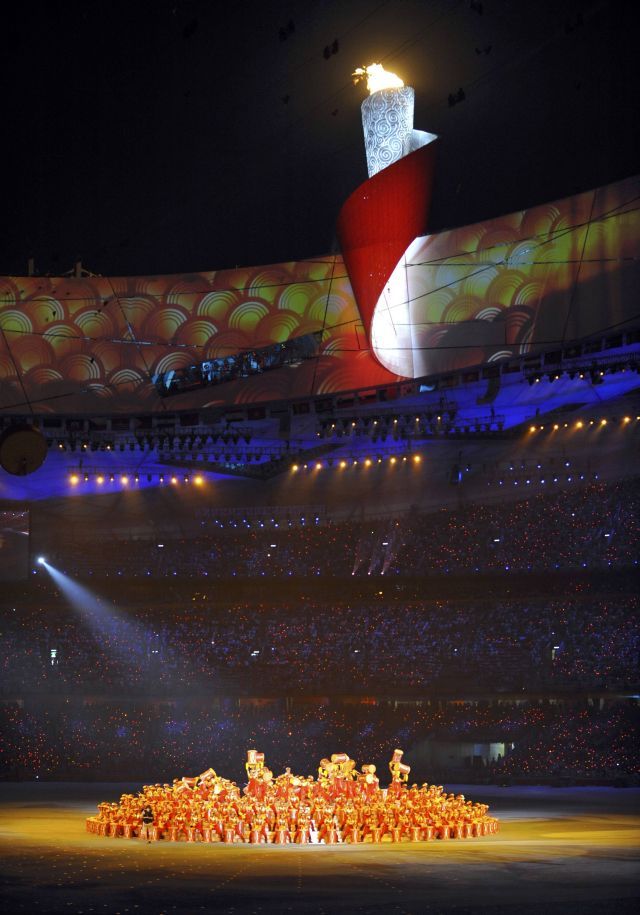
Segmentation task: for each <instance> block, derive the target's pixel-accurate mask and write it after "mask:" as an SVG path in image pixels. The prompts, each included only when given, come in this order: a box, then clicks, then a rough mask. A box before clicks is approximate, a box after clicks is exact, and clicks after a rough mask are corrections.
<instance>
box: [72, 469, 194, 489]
mask: <svg viewBox="0 0 640 915" xmlns="http://www.w3.org/2000/svg"><path fill="white" fill-rule="evenodd" d="M145 481H146V482H147V483H160V484H164V483H169V484H170V485H171V486H178V485H179V484H181V483H186V484H193V485H194V486H203V485H204V483H205V478H204V477H203V476H202V475H201V474H195V475H192V474H188V473H185V474H183V475H178V474H175V473H174V474H164V473H155V474H154V473H146V474H142V473H132V474H130V473H100V472H94V473H90V472H88V471H82V472H81V471H73V472H72V473H70V474H69V484H70V485H71V486H78V485H79V484H80V483H97V485H98V486H104V485H105V484H107V485H108V484H109V483H118V484H119V485H120V486H129V485H131V484H133V485H134V486H135V485H138V484H140V483H144V482H145Z"/></svg>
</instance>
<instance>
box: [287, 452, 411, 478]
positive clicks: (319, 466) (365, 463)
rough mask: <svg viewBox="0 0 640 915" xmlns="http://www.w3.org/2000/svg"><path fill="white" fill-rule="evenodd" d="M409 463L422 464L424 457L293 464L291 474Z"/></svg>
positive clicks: (370, 458)
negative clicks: (327, 469)
mask: <svg viewBox="0 0 640 915" xmlns="http://www.w3.org/2000/svg"><path fill="white" fill-rule="evenodd" d="M409 462H411V463H413V464H420V463H421V462H422V456H421V455H419V454H412V455H406V454H404V455H395V454H392V455H391V456H390V457H388V458H382V457H379V456H378V457H367V458H364V459H363V458H355V457H349V458H325V459H324V460H318V461H305V463H303V464H300V463H295V462H294V463H293V464H291V472H292V473H297V472H298V471H301V470H324V469H325V468H332V467H337V468H338V469H339V470H346V469H347V468H349V467H372V466H374V465H376V466H378V465H380V464H383V463H386V464H390V465H391V466H394V465H396V464H408V463H409Z"/></svg>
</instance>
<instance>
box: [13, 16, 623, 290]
mask: <svg viewBox="0 0 640 915" xmlns="http://www.w3.org/2000/svg"><path fill="white" fill-rule="evenodd" d="M635 7H636V4H635V3H633V2H631V0H628V2H616V0H612V2H579V0H574V2H565V0H542V2H531V3H530V2H524V0H511V2H509V0H482V2H480V0H422V2H419V0H382V2H381V0H348V2H347V0H324V2H321V0H309V2H291V3H284V2H283V3H279V2H268V0H267V2H264V3H261V4H251V3H229V4H228V5H227V6H226V7H225V6H223V4H221V3H216V2H213V0H209V2H204V0H194V2H188V0H156V2H132V0H129V2H127V3H120V2H105V0H95V2H91V0H88V2H85V3H82V4H80V3H75V2H57V0H51V2H39V3H38V2H33V0H25V2H22V3H19V4H16V5H15V8H14V9H13V10H12V11H11V12H9V13H7V12H3V20H4V27H3V39H4V40H3V62H4V69H5V76H4V78H3V87H4V92H3V96H4V112H5V130H4V142H3V146H4V151H5V154H6V155H7V154H8V155H7V158H6V160H5V167H4V169H3V172H2V184H3V186H2V198H3V210H4V230H5V231H4V233H3V235H4V238H3V239H2V244H1V245H0V273H24V272H26V266H27V259H28V257H29V256H33V257H34V258H35V262H36V266H37V269H38V271H39V272H40V273H63V272H65V271H67V270H69V269H70V268H71V267H72V266H73V263H74V261H75V260H76V259H78V258H82V261H83V263H84V264H85V266H86V267H88V268H89V269H90V270H92V271H94V272H96V273H102V274H109V273H110V274H135V273H142V274H145V273H168V272H178V271H189V270H203V269H216V268H224V267H233V266H235V265H236V264H238V265H241V264H247V265H253V264H260V263H271V262H276V261H285V260H293V259H298V258H303V257H311V256H313V255H318V254H326V253H327V252H329V251H332V250H336V240H335V221H336V217H337V214H338V211H339V209H340V206H341V204H342V202H343V201H344V200H345V198H346V197H347V196H348V194H349V193H350V192H351V191H352V190H354V189H355V188H356V187H357V186H358V184H359V183H360V182H361V181H363V180H365V179H366V164H365V156H364V147H363V142H362V130H361V122H360V111H359V106H360V103H361V101H362V99H363V97H364V95H365V92H366V90H365V89H364V88H363V86H358V87H354V86H353V84H352V82H351V78H350V74H351V72H352V70H353V69H354V68H355V67H356V66H359V65H363V64H367V63H371V62H373V61H382V62H383V63H384V64H385V66H386V67H387V69H390V70H393V71H395V72H397V73H398V74H399V75H400V76H401V77H402V78H403V79H404V80H405V82H406V83H408V84H409V85H412V86H414V88H415V90H416V118H415V127H416V128H417V129H423V130H429V131H432V132H435V133H438V134H439V135H440V137H441V140H440V149H439V153H438V166H437V173H436V191H435V199H434V203H433V207H432V217H431V225H430V228H431V229H438V228H445V227H450V226H454V225H460V224H464V223H468V222H473V221H476V220H479V219H482V218H485V217H488V216H492V215H497V214H499V213H503V212H508V211H510V210H514V209H517V208H519V207H522V206H527V205H530V204H535V203H542V202H544V201H545V200H551V199H554V198H557V197H562V196H567V195H570V194H573V193H576V192H578V191H581V190H586V189H588V188H591V187H594V186H597V185H599V184H605V183H607V182H609V181H613V180H617V179H619V178H623V177H626V176H628V175H630V174H633V173H635V172H637V171H638V162H639V155H638V143H637V139H636V137H635V134H636V127H637V111H638V98H639V94H638V93H639V89H640V79H639V73H638V69H639V68H638V59H639V57H640V55H639V54H638V49H637V31H636V28H635V21H634V20H635V17H634V15H633V11H634V9H635ZM459 89H462V90H463V92H464V96H465V97H464V100H463V101H460V102H458V103H456V104H455V105H450V104H449V100H448V97H449V95H450V94H456V93H458V90H459Z"/></svg>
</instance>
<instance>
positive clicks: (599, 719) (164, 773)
mask: <svg viewBox="0 0 640 915" xmlns="http://www.w3.org/2000/svg"><path fill="white" fill-rule="evenodd" d="M639 720H640V708H639V707H638V704H637V701H625V702H622V701H615V702H611V703H606V704H605V703H602V702H595V703H593V702H590V701H582V702H575V701H574V702H567V703H565V702H560V703H558V702H547V701H538V702H522V701H519V702H507V701H504V700H502V701H500V702H497V701H494V702H492V703H482V702H481V703H477V702H474V703H462V702H455V703H428V702H424V701H422V702H403V703H399V702H388V701H382V702H373V701H371V700H368V701H367V700H361V701H360V702H344V701H335V702H331V701H328V700H326V699H324V700H323V699H316V700H309V701H308V702H305V703H303V702H297V703H291V702H290V701H288V700H283V699H279V700H269V701H267V700H262V701H257V700H256V701H252V702H248V701H242V700H216V701H213V700H212V701H209V702H203V701H201V702H198V703H194V702H190V701H186V700H176V701H173V702H170V703H169V702H166V703H162V702H142V701H140V702H131V701H129V702H125V701H119V702H114V701H110V700H105V701H95V700H94V701H89V700H84V701H80V700H75V701H72V700H67V701H66V702H63V703H51V702H46V701H42V702H40V703H30V704H28V705H25V706H20V705H18V704H12V703H6V704H4V705H0V728H1V730H2V734H3V742H2V745H1V746H0V777H3V778H11V779H15V778H20V779H35V778H39V779H52V778H58V779H71V780H79V779H88V780H99V779H106V780H123V779H126V780H142V781H144V782H149V781H151V782H156V781H158V782H161V783H163V782H171V781H172V780H173V779H174V778H176V777H178V778H179V777H181V776H183V775H193V774H197V773H199V772H202V771H204V770H205V769H206V768H207V767H208V766H213V768H214V769H215V770H216V771H217V772H222V773H224V774H225V775H227V776H228V777H230V778H233V779H235V780H236V781H238V783H240V782H242V781H243V774H244V770H243V764H244V760H245V759H246V751H247V749H249V748H257V749H259V750H261V751H262V752H264V753H265V755H266V762H267V764H268V765H269V767H270V768H272V769H273V770H274V771H276V772H279V771H282V770H283V769H284V767H285V766H291V768H292V770H293V771H295V772H299V773H300V774H307V773H308V774H314V773H315V771H316V767H317V765H318V762H319V760H320V759H321V758H322V757H324V756H328V755H329V754H330V753H332V752H348V753H349V754H350V755H351V756H352V757H353V758H355V759H356V761H357V763H358V765H362V764H363V763H373V764H375V765H376V766H377V767H378V771H379V772H380V773H381V776H382V777H383V778H384V773H386V772H387V771H388V769H387V762H388V760H389V758H390V756H391V754H392V753H393V750H394V749H395V747H402V748H404V751H405V761H406V762H407V763H409V764H410V765H411V767H412V771H411V779H410V780H411V781H414V780H415V781H416V782H418V783H421V782H423V781H434V780H435V781H438V780H445V779H448V780H454V779H456V778H458V779H460V780H462V779H464V780H469V781H470V780H474V779H478V778H479V779H481V780H498V781H500V780H504V779H506V778H513V777H523V778H525V779H529V780H535V779H536V778H538V779H539V778H543V777H544V778H547V777H549V776H564V775H568V776H573V777H586V778H600V779H613V778H617V777H621V776H624V777H629V776H634V777H635V776H638V775H639V774H640V757H639V756H638V753H637V749H638V743H637V730H638V723H639ZM479 744H481V745H482V747H481V748H480V750H479V747H478V745H479ZM496 744H497V745H498V747H499V751H500V752H496V750H495V747H496ZM490 745H492V746H493V748H494V752H493V755H491V753H490V751H489V747H490ZM443 746H444V747H446V748H447V749H446V751H444V755H443V751H442V748H443ZM482 748H483V749H482ZM482 754H484V755H482ZM443 760H444V761H443ZM447 760H449V761H447Z"/></svg>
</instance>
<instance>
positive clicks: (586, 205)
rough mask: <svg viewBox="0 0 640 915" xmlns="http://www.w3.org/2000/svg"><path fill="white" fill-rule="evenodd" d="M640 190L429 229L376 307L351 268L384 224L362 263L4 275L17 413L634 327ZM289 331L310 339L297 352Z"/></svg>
mask: <svg viewBox="0 0 640 915" xmlns="http://www.w3.org/2000/svg"><path fill="white" fill-rule="evenodd" d="M421 152H422V151H420V150H419V151H418V152H417V153H414V154H412V155H410V156H407V157H405V159H403V160H402V161H401V162H400V163H397V166H399V167H402V168H404V167H405V163H409V164H410V163H411V160H412V156H414V155H419V154H420V153H421ZM394 168H396V166H392V167H390V168H389V169H386V170H385V171H384V172H382V173H381V174H380V175H379V176H375V177H374V178H373V179H370V181H369V182H367V183H366V185H367V186H369V185H371V184H372V183H373V182H375V181H376V179H377V178H383V176H385V173H386V172H389V173H390V174H391V176H393V169H394ZM384 180H388V179H387V178H386V176H385V178H384ZM356 193H358V192H356ZM639 193H640V177H634V178H629V179H627V180H625V181H621V182H619V183H616V184H612V185H608V186H606V187H603V188H599V189H597V190H594V191H590V192H587V193H583V194H579V195H576V196H574V197H569V198H566V199H564V200H561V201H557V202H555V203H550V204H544V205H541V206H536V207H533V208H531V209H528V210H522V211H520V212H517V213H512V214H509V215H507V216H503V217H499V218H495V219H490V220H487V221H485V222H482V223H477V224H475V225H471V226H465V227H463V228H458V229H454V230H451V231H446V232H440V233H438V234H435V235H427V236H422V237H418V238H415V239H414V240H413V241H412V242H411V243H410V244H409V246H408V248H407V249H406V250H405V251H404V254H402V256H401V257H400V259H399V260H398V261H397V263H395V268H394V269H393V270H392V271H391V272H390V274H389V275H388V277H386V280H385V279H384V278H381V276H378V277H377V278H376V283H377V285H376V289H377V288H378V287H379V286H381V285H382V286H383V288H382V292H381V293H380V295H379V297H378V299H377V301H375V302H374V303H373V306H372V303H371V302H370V301H365V300H364V299H365V298H366V296H365V294H364V293H363V292H362V288H363V287H362V276H360V277H355V278H354V276H351V278H350V273H351V272H353V271H352V270H350V271H348V270H347V267H346V264H353V263H354V262H355V261H358V262H359V263H360V264H362V263H367V258H368V256H369V254H370V255H371V262H372V264H373V263H374V262H375V263H376V264H378V263H379V257H378V255H379V254H380V245H381V241H380V233H378V234H377V236H376V238H375V239H374V240H373V241H372V240H371V239H370V238H369V240H367V238H366V237H364V236H363V237H361V238H359V239H358V238H356V239H355V240H354V239H353V238H351V244H352V247H351V248H350V250H349V251H347V250H345V257H344V259H343V257H341V256H339V255H330V256H326V257H319V258H316V259H311V260H305V261H299V262H294V263H285V264H275V265H270V266H262V267H245V268H239V269H233V270H220V271H209V272H203V273H190V274H181V275H171V276H139V277H102V276H82V277H36V276H31V277H4V278H2V279H0V331H1V333H0V379H1V380H2V384H1V385H0V414H4V415H5V416H15V415H19V414H24V413H28V412H30V411H31V410H33V411H34V412H36V413H41V414H47V413H56V414H62V415H72V414H85V415H109V414H111V415H113V414H117V413H135V412H139V411H144V412H147V413H149V412H156V411H161V410H164V409H166V400H165V396H166V395H167V394H171V395H172V400H171V408H172V410H175V411H180V410H189V409H206V408H210V407H211V408H214V407H229V406H232V405H248V404H253V403H264V402H267V401H277V400H291V399H294V398H300V397H314V396H321V395H327V394H337V393H339V392H343V391H349V390H354V389H359V388H364V387H368V386H369V387H374V386H384V385H387V384H393V383H395V382H398V381H399V380H402V379H406V378H412V379H414V378H423V377H431V376H437V375H439V374H442V373H446V372H450V371H459V370H463V369H466V368H469V367H475V366H480V365H485V364H487V363H491V362H494V361H496V360H505V359H507V358H513V357H518V356H526V355H528V354H535V353H538V352H541V351H549V350H550V349H553V348H554V347H562V346H564V345H566V344H568V343H570V342H571V341H576V340H584V339H585V338H589V337H593V336H597V335H603V334H608V333H611V332H612V331H624V330H627V329H629V328H630V327H633V326H634V325H635V324H637V320H638V310H637V289H638V279H639V277H638V269H639V267H638V263H639V262H638V258H637V254H638V240H639V238H640V215H639V212H638V208H637V200H638V196H639ZM351 200H352V198H349V200H348V201H347V203H346V204H345V210H348V208H349V206H350V205H351ZM343 212H344V211H343ZM374 216H375V214H373V216H372V214H369V217H368V218H369V219H370V220H372V219H373V218H374ZM380 219H384V207H382V208H381V209H380ZM341 221H342V222H344V219H343V217H342V216H341ZM374 221H375V220H374ZM342 222H341V224H342ZM382 234H384V232H383V233H382ZM382 244H383V247H384V241H383V242H382ZM354 245H355V249H354V247H353V246H354ZM374 249H375V250H374ZM354 250H355V254H354ZM387 253H388V252H387ZM354 258H355V261H354ZM387 260H388V258H387ZM352 280H354V282H353V285H352ZM365 285H366V284H365ZM354 288H355V289H356V295H354V291H353V290H354ZM358 289H359V290H360V291H359V292H358ZM370 292H371V290H370V289H369V291H368V293H367V294H369V293H370ZM376 294H377V293H376ZM298 338H305V342H304V343H300V344H292V342H291V341H294V340H298ZM282 344H287V345H288V346H289V347H292V346H293V347H294V348H293V350H290V351H288V352H285V354H284V356H283V355H282ZM296 347H297V348H296ZM265 354H266V355H265ZM274 354H275V355H274ZM266 368H269V369H271V370H270V371H266V370H265V369H266ZM163 395H164V396H163Z"/></svg>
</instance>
